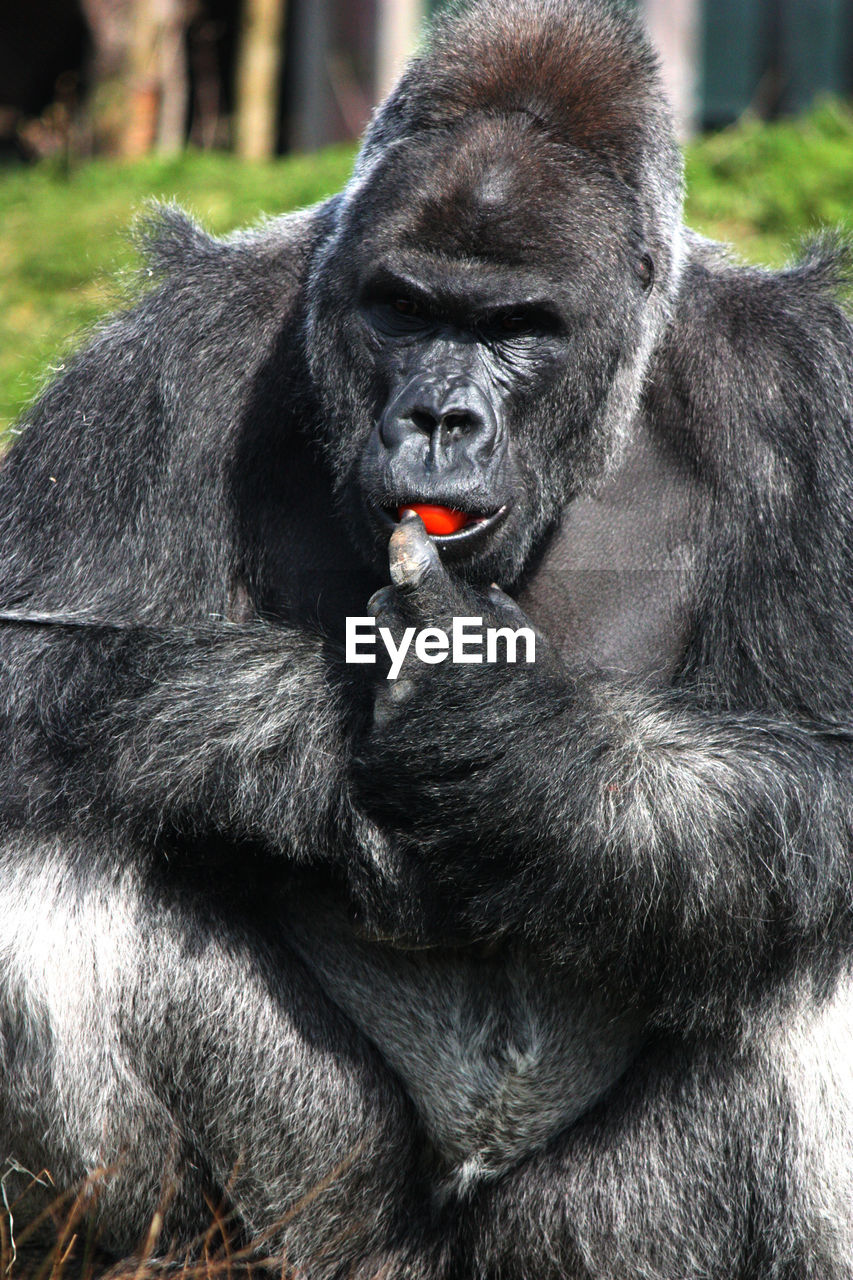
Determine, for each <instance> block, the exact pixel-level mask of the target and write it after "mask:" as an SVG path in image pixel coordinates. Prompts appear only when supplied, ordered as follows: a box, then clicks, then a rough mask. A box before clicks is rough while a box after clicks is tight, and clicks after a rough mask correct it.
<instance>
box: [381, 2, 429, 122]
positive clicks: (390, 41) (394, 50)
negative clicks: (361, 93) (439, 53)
mask: <svg viewBox="0 0 853 1280" xmlns="http://www.w3.org/2000/svg"><path fill="white" fill-rule="evenodd" d="M423 20H424V3H423V0H379V3H378V5H377V41H376V46H377V47H376V81H375V83H376V99H377V101H378V102H381V101H382V99H383V98H384V97H385V95H386V94H387V93H389V92H390V91H391V89H393V88H394V85H395V84H396V83H397V77H398V76H399V74H400V72H401V71H402V70H403V66H404V65H405V62H406V59H407V58H408V57H410V56H411V54H412V53H413V52H414V49H415V45H416V44H417V40H418V32H419V31H420V28H421V24H422V23H423Z"/></svg>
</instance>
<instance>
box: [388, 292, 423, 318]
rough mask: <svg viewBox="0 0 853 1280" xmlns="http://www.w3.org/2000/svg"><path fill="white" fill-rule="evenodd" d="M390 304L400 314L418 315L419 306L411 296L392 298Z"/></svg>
mask: <svg viewBox="0 0 853 1280" xmlns="http://www.w3.org/2000/svg"><path fill="white" fill-rule="evenodd" d="M391 306H392V307H393V308H394V310H395V311H396V312H397V314H398V315H400V316H417V315H420V307H419V306H418V304H417V303H416V302H413V301H412V299H411V298H403V297H399V298H394V299H393V300H392V302H391Z"/></svg>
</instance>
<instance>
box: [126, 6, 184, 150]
mask: <svg viewBox="0 0 853 1280" xmlns="http://www.w3.org/2000/svg"><path fill="white" fill-rule="evenodd" d="M188 7H189V6H188V3H187V0H136V2H135V4H134V6H133V25H132V27H131V35H130V49H129V51H128V64H129V65H128V71H129V80H130V100H129V109H128V118H127V123H126V127H125V130H124V136H123V138H122V145H121V151H122V154H123V155H127V156H141V155H147V154H148V152H150V151H153V150H154V149H155V147H156V149H157V150H158V151H163V152H166V153H170V152H174V151H179V150H180V149H181V147H182V146H183V145H184V137H185V128H186V116H187V105H188V104H187V93H188V84H189V78H188V75H187V59H186V41H185V34H186V27H187V21H188Z"/></svg>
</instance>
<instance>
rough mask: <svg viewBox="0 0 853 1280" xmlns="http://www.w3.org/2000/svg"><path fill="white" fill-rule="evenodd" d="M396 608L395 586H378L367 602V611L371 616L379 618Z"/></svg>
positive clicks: (394, 610)
mask: <svg viewBox="0 0 853 1280" xmlns="http://www.w3.org/2000/svg"><path fill="white" fill-rule="evenodd" d="M396 609H397V588H396V587H380V588H379V590H378V591H374V593H373V595H372V596H371V597H370V599H369V600H368V602H367V612H368V614H369V615H370V616H371V617H373V618H380V617H382V616H384V615H386V614H391V613H394V612H396Z"/></svg>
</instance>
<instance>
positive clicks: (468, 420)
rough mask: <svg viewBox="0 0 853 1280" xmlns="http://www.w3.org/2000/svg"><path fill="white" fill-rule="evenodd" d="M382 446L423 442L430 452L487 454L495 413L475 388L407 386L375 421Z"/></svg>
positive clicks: (494, 437) (435, 455)
mask: <svg viewBox="0 0 853 1280" xmlns="http://www.w3.org/2000/svg"><path fill="white" fill-rule="evenodd" d="M379 434H380V437H381V439H382V443H383V444H384V445H385V447H386V449H388V450H391V451H394V450H396V449H399V448H401V447H403V446H405V445H411V444H412V443H414V442H415V440H416V439H417V438H420V439H421V440H422V441H424V442H425V443H426V444H427V446H428V448H429V452H430V455H431V456H432V457H433V458H434V459H435V460H436V461H438V458H439V456H440V455H441V454H442V453H446V452H450V453H452V452H455V451H456V450H458V449H461V450H463V451H464V452H465V453H468V454H472V453H473V454H477V455H479V456H481V457H482V456H488V455H489V454H490V453H491V452H492V451H493V449H494V447H495V443H496V441H497V435H498V424H497V419H496V416H495V413H494V411H493V409H492V407H491V405H490V404H489V402H488V400H487V399H486V397H485V396H484V395H483V394H482V392H480V390H479V388H477V387H476V386H473V385H471V384H469V385H468V386H459V385H455V386H451V387H447V386H445V387H444V388H442V387H438V386H431V385H428V384H427V385H423V384H422V385H420V386H416V387H412V386H409V387H408V388H406V389H405V391H404V392H403V393H402V394H401V395H399V396H397V397H396V398H395V399H394V400H393V401H392V402H391V403H390V404H389V405H388V407H387V408H386V410H385V412H384V413H383V415H382V417H381V419H380V423H379Z"/></svg>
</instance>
